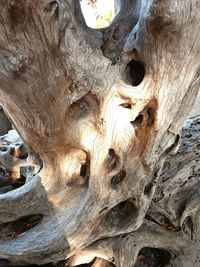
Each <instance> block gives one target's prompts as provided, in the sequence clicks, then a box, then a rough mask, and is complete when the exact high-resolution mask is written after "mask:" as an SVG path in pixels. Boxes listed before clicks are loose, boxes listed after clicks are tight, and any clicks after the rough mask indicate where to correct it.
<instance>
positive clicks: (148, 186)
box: [144, 182, 153, 197]
mask: <svg viewBox="0 0 200 267" xmlns="http://www.w3.org/2000/svg"><path fill="white" fill-rule="evenodd" d="M152 188H153V182H150V183H148V184H146V185H145V188H144V194H145V196H148V197H150V195H151V192H152Z"/></svg>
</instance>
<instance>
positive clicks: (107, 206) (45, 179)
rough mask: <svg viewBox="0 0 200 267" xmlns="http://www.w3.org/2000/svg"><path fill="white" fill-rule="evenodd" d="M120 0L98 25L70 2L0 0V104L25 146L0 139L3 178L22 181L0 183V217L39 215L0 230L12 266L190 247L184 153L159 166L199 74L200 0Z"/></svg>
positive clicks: (191, 213)
mask: <svg viewBox="0 0 200 267" xmlns="http://www.w3.org/2000/svg"><path fill="white" fill-rule="evenodd" d="M118 3H119V4H120V5H119V6H120V10H119V12H118V13H117V14H116V17H115V18H114V20H113V22H112V23H111V25H110V26H109V27H108V28H106V29H101V30H95V29H90V28H88V27H87V25H86V23H85V20H84V17H83V15H82V13H81V8H80V3H79V1H78V0H65V1H64V0H57V1H50V0H45V1H39V0H36V1H29V0H28V1H19V0H18V1H17V0H14V1H13V0H12V1H11V0H3V1H2V3H1V9H2V11H1V16H0V104H1V105H2V106H3V108H4V109H5V111H6V113H7V114H8V116H9V118H10V119H11V121H12V123H13V124H14V126H15V128H16V130H17V132H18V133H19V134H20V136H21V141H20V142H22V140H23V143H24V144H25V150H26V151H27V156H28V157H26V158H20V155H22V154H23V153H22V152H21V151H22V148H21V150H20V149H19V144H18V143H20V142H19V141H18V142H17V143H15V142H13V141H12V142H10V143H9V141H6V137H3V139H2V140H1V141H2V143H3V145H4V146H6V150H4V149H3V150H2V151H1V152H0V163H1V166H2V170H3V172H4V173H3V176H4V178H5V177H6V176H9V177H10V179H11V180H12V183H13V184H15V181H18V180H20V179H21V177H22V176H24V177H25V179H24V184H22V186H21V187H19V188H17V189H16V188H13V189H14V190H11V191H9V190H8V192H4V193H2V194H0V215H1V216H0V223H1V227H4V226H5V225H10V223H11V224H14V223H15V222H16V221H18V220H19V219H22V218H24V217H25V218H29V217H26V216H31V215H34V214H41V215H42V216H43V217H42V220H41V221H40V222H39V223H38V224H37V225H34V227H32V228H31V229H29V230H27V231H25V232H23V233H20V234H19V235H17V237H15V238H13V239H9V240H7V239H6V240H5V239H1V240H0V258H2V259H4V260H9V262H10V263H11V264H12V265H20V264H30V263H33V264H45V263H47V262H53V263H57V262H59V261H61V260H65V259H66V260H67V262H68V263H69V265H71V266H75V265H77V264H83V263H85V262H88V263H89V262H91V261H92V260H94V262H93V263H91V264H93V265H94V266H95V265H96V266H98V265H99V266H103V265H105V264H107V261H110V262H111V263H112V264H114V265H116V266H117V267H128V266H132V265H133V264H134V263H135V262H136V260H137V257H138V253H139V251H140V250H141V249H142V248H144V247H155V248H157V247H159V248H163V249H165V250H170V251H171V250H173V251H175V252H176V253H178V254H180V253H181V254H186V253H189V252H188V250H190V248H191V247H190V246H188V241H187V240H188V239H187V237H185V236H184V233H185V235H186V236H189V240H193V239H194V237H195V235H196V233H198V229H196V228H195V227H197V225H198V223H197V222H198V218H199V217H198V205H197V199H198V190H196V188H195V187H193V184H192V185H191V187H190V184H191V181H192V182H193V179H189V180H188V177H187V178H186V177H185V176H184V175H183V174H185V172H186V173H187V175H188V174H189V173H190V172H191V167H192V168H193V164H194V161H193V160H191V159H190V162H189V163H187V160H186V159H185V160H186V162H185V163H184V164H186V167H185V165H184V167H183V169H181V168H182V167H181V165H180V166H179V167H177V165H175V166H174V168H171V167H170V171H171V172H172V173H173V172H174V173H173V176H172V177H171V176H170V177H168V176H166V175H169V173H167V174H162V175H161V177H160V179H159V176H160V173H161V170H162V167H163V164H164V161H165V160H166V158H167V156H168V155H169V154H170V153H175V152H176V151H177V149H178V144H179V140H180V132H181V129H182V125H183V122H184V120H185V118H186V117H187V115H188V114H189V112H190V109H191V107H192V104H193V102H194V101H195V98H196V95H197V93H198V88H199V85H200V80H199V73H200V72H199V70H200V63H199V61H198V60H196V59H197V58H198V55H199V48H200V37H199V27H200V15H199V14H200V12H199V11H200V10H199V9H200V2H199V0H191V1H181V2H180V1H178V0H177V1H169V0H167V1H166V0H162V1H158V0H152V1H146V0H144V1H128V0H127V1H126V5H125V4H124V1H118ZM197 124H198V123H197ZM7 138H8V137H7ZM196 138H197V137H196ZM197 140H198V139H197ZM6 142H7V143H6ZM13 143H14V150H13V148H12V146H13ZM181 153H182V152H181V151H180V152H179V153H178V154H177V156H176V160H175V161H174V162H176V161H177V164H179V163H180V162H181V161H182V159H181V160H180V159H179V156H181V157H182V154H181ZM187 153H188V152H187ZM191 153H192V154H191V155H193V153H194V152H191ZM195 153H196V152H195ZM193 156H194V155H193ZM196 156H197V157H199V154H198V155H196ZM196 156H194V158H195V159H194V160H196ZM169 162H170V160H169V161H167V163H166V164H172V163H169ZM172 162H173V161H172ZM174 162H173V163H174ZM166 164H165V167H164V170H165V168H167V167H166ZM174 164H175V163H174ZM187 164H188V166H187ZM195 164H196V163H195ZM21 167H23V168H24V169H23V168H21ZM176 168H178V169H176ZM181 171H182V173H181ZM6 172H7V173H8V175H6ZM194 172H195V173H196V172H197V171H196V169H195V167H194ZM197 173H198V172H197ZM191 175H193V174H191ZM5 179H6V178H5ZM163 179H164V180H163ZM170 179H171V180H170ZM176 179H177V180H176ZM7 180H8V178H7ZM165 180H166V181H168V182H167V183H165ZM169 180H170V181H169ZM160 183H161V184H160ZM182 183H183V184H182ZM197 184H198V182H197ZM181 185H182V186H181ZM191 188H192V189H191ZM160 190H161V191H160ZM165 190H166V192H165ZM170 190H171V191H172V192H171V193H169V191H170ZM188 190H189V191H188ZM192 190H193V191H192ZM189 192H190V198H189V200H188V201H187V202H186V203H185V202H184V201H183V197H182V196H187V197H188V194H189ZM169 194H171V195H173V197H172V198H171V199H170V197H169ZM152 200H153V202H152ZM174 200H176V201H175V202H174ZM151 203H152V204H151ZM150 204H151V206H150ZM149 206H150V208H149ZM160 210H162V211H163V212H160ZM157 213H159V214H157ZM160 214H161V215H160ZM157 215H158V217H157ZM159 216H161V217H159ZM160 219H161V221H162V222H160ZM163 228H165V229H163ZM166 228H167V229H166ZM168 228H169V229H170V230H169V229H168ZM171 228H172V231H171ZM197 228H198V227H197ZM169 243H170V248H169ZM134 245H135V246H134ZM191 246H192V245H191ZM85 252H86V255H85V254H84V253H85ZM80 255H81V256H80ZM113 257H114V262H113ZM94 258H97V259H96V260H95V259H94ZM99 258H102V259H103V260H100V259H99ZM140 258H141V257H140ZM86 259H87V261H85V260H86ZM68 263H67V264H68ZM91 264H90V265H91Z"/></svg>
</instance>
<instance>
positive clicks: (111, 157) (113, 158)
mask: <svg viewBox="0 0 200 267" xmlns="http://www.w3.org/2000/svg"><path fill="white" fill-rule="evenodd" d="M118 161H119V157H118V156H117V155H116V153H115V150H114V149H113V148H110V149H109V150H108V157H107V158H106V168H107V169H108V170H110V171H111V170H113V169H114V168H115V167H116V166H117V163H118Z"/></svg>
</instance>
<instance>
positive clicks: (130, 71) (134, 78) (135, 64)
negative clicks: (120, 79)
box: [125, 60, 145, 86]
mask: <svg viewBox="0 0 200 267" xmlns="http://www.w3.org/2000/svg"><path fill="white" fill-rule="evenodd" d="M125 71H126V81H125V82H126V83H127V84H130V85H132V86H138V85H139V84H140V83H141V82H142V81H143V78H144V75H145V68H144V66H143V64H142V63H140V62H139V61H136V60H131V61H130V62H129V63H128V64H127V66H126V70H125Z"/></svg>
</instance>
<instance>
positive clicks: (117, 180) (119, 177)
mask: <svg viewBox="0 0 200 267" xmlns="http://www.w3.org/2000/svg"><path fill="white" fill-rule="evenodd" d="M125 177H126V171H125V170H121V171H120V172H118V173H117V174H116V175H114V176H113V177H112V178H111V182H110V184H111V187H112V188H116V186H117V185H118V184H119V183H121V182H122V181H123V180H124V178H125Z"/></svg>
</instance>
